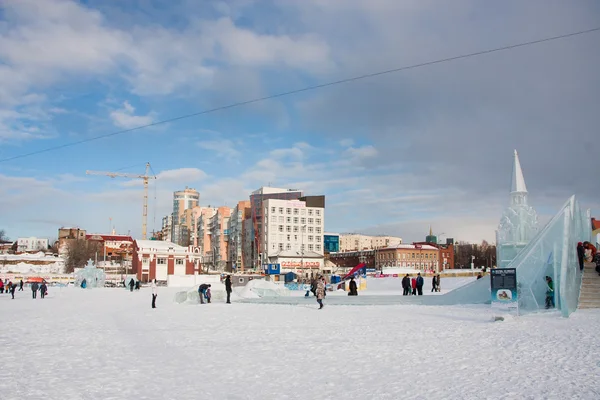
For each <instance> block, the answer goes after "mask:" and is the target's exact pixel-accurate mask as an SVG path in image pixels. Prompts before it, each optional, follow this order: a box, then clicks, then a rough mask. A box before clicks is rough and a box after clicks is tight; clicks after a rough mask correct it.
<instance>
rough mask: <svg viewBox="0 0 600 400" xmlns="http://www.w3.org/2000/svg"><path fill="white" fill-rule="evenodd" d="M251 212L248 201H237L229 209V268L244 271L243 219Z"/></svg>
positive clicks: (244, 235)
mask: <svg viewBox="0 0 600 400" xmlns="http://www.w3.org/2000/svg"><path fill="white" fill-rule="evenodd" d="M250 214H251V212H250V201H239V202H238V203H237V205H236V206H235V207H234V208H233V210H231V217H230V218H229V228H228V229H229V257H228V260H229V264H230V265H229V267H230V269H231V270H235V271H244V270H245V269H246V265H247V264H246V260H244V242H245V240H244V239H245V238H246V232H245V230H244V221H245V220H246V218H247V217H249V216H250Z"/></svg>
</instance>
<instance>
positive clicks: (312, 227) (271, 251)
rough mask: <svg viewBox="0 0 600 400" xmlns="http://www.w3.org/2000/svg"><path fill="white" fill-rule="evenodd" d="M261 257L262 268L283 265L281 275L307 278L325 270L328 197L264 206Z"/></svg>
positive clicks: (266, 204)
mask: <svg viewBox="0 0 600 400" xmlns="http://www.w3.org/2000/svg"><path fill="white" fill-rule="evenodd" d="M262 211H263V213H262V214H263V217H262V225H263V227H265V228H266V229H265V230H264V234H263V237H262V238H261V241H260V242H261V248H260V253H261V255H262V259H263V264H265V263H273V264H280V265H281V271H282V272H289V271H294V272H298V273H301V274H304V275H305V276H310V273H311V272H314V271H317V270H320V269H322V268H323V254H324V252H323V234H324V232H325V197H324V196H307V197H303V198H302V200H278V199H268V200H265V201H264V202H263V210H262Z"/></svg>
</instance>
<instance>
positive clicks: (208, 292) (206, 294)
mask: <svg viewBox="0 0 600 400" xmlns="http://www.w3.org/2000/svg"><path fill="white" fill-rule="evenodd" d="M204 295H205V296H206V301H207V302H208V303H210V296H211V294H210V285H208V287H207V288H206V291H205V292H204Z"/></svg>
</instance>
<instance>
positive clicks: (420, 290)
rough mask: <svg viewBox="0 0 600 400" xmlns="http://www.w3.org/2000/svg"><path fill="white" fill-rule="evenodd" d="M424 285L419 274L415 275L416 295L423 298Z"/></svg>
mask: <svg viewBox="0 0 600 400" xmlns="http://www.w3.org/2000/svg"><path fill="white" fill-rule="evenodd" d="M424 284H425V281H424V279H423V277H422V276H421V273H419V274H417V294H418V295H419V296H423V285H424Z"/></svg>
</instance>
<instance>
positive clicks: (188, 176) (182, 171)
mask: <svg viewBox="0 0 600 400" xmlns="http://www.w3.org/2000/svg"><path fill="white" fill-rule="evenodd" d="M207 176H208V175H207V174H206V172H204V171H202V170H201V169H198V168H178V169H170V170H166V171H161V172H160V173H159V174H158V175H157V176H156V179H157V180H158V181H161V182H175V183H186V182H190V183H194V182H197V181H201V180H203V179H206V177H207Z"/></svg>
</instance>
